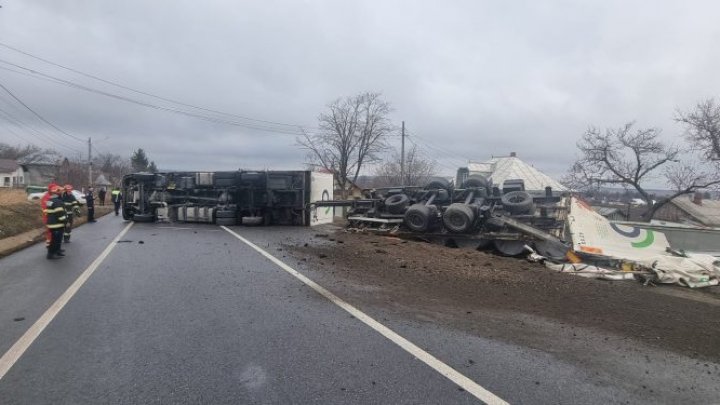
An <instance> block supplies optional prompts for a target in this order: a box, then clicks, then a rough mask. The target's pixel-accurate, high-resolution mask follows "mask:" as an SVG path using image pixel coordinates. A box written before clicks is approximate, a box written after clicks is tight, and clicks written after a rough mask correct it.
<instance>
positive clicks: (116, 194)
mask: <svg viewBox="0 0 720 405" xmlns="http://www.w3.org/2000/svg"><path fill="white" fill-rule="evenodd" d="M110 195H111V196H112V197H110V198H112V201H113V202H117V201H118V198H120V190H113V191H111V192H110Z"/></svg>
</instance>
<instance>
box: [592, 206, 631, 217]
mask: <svg viewBox="0 0 720 405" xmlns="http://www.w3.org/2000/svg"><path fill="white" fill-rule="evenodd" d="M592 209H593V210H595V212H597V213H598V214H600V215H602V216H604V217H606V216H608V215H612V214H620V215H625V213H624V212H622V210H620V208H615V207H597V206H594V205H593V206H592Z"/></svg>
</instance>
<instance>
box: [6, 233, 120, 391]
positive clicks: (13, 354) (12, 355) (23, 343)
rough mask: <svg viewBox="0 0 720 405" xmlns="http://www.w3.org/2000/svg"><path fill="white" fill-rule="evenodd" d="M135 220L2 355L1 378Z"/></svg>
mask: <svg viewBox="0 0 720 405" xmlns="http://www.w3.org/2000/svg"><path fill="white" fill-rule="evenodd" d="M132 224H133V222H130V223H129V224H127V226H126V227H125V228H124V229H123V230H122V231H121V232H120V233H119V234H118V236H116V237H115V239H113V240H112V242H110V244H109V245H108V246H107V247H106V248H105V250H103V252H102V253H100V256H98V257H97V259H95V260H94V261H93V262H92V263H90V266H88V268H87V269H85V271H83V272H82V274H80V276H79V277H78V278H77V280H75V282H74V283H72V285H70V287H68V289H67V290H65V292H64V293H63V294H62V295H61V296H60V298H58V299H57V300H56V301H55V302H54V303H53V304H52V305H50V308H48V309H47V311H45V313H44V314H42V316H40V318H39V319H38V320H37V321H36V322H35V323H34V324H33V325H32V326H31V327H30V329H28V330H27V331H26V332H25V334H24V335H22V336H21V337H20V339H18V341H17V342H15V344H14V345H13V346H12V347H11V348H10V349H9V350H8V351H7V352H6V353H5V354H3V356H2V357H0V380H2V378H3V377H5V374H7V372H8V371H10V369H11V368H12V366H13V365H15V363H16V362H17V361H18V360H19V359H20V357H21V356H22V355H23V354H24V353H25V351H26V350H27V349H28V348H29V347H30V345H32V344H33V342H34V341H35V339H37V338H38V336H40V334H41V333H42V331H43V330H45V327H47V326H48V325H49V324H50V322H52V320H53V319H55V317H56V316H57V314H58V313H59V312H60V311H61V310H62V309H63V307H64V306H65V304H67V303H68V301H70V299H71V298H72V297H73V296H74V295H75V293H76V292H77V291H78V290H79V289H80V287H82V285H83V284H85V282H86V281H87V280H88V278H90V276H92V274H93V273H94V272H95V270H97V268H98V267H99V266H100V264H101V263H102V262H103V260H105V258H106V257H107V256H108V255H109V254H110V251H112V250H113V248H114V247H115V246H116V245H117V242H118V241H119V240H120V238H122V237H123V236H125V234H126V233H127V231H128V230H129V229H130V227H131V226H132Z"/></svg>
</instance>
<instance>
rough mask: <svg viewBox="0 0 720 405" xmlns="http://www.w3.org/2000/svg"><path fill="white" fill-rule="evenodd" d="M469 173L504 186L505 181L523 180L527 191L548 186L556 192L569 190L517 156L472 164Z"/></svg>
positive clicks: (538, 189)
mask: <svg viewBox="0 0 720 405" xmlns="http://www.w3.org/2000/svg"><path fill="white" fill-rule="evenodd" d="M468 171H469V172H470V173H469V174H471V175H472V174H481V175H483V176H485V177H486V178H488V179H489V180H492V182H493V183H494V184H497V185H502V184H503V182H504V181H505V180H510V179H522V180H523V181H524V182H525V189H526V190H532V191H541V190H545V187H548V186H550V187H552V189H553V190H554V191H567V190H568V189H567V187H565V186H563V185H562V184H560V183H558V182H557V181H555V180H554V179H553V178H552V177H550V176H548V175H547V174H545V173H543V172H541V171H540V170H538V169H536V168H534V167H532V166H530V165H529V164H527V163H525V162H523V161H522V160H520V159H519V158H518V157H515V156H510V157H500V158H493V159H490V160H488V161H485V162H480V163H474V162H471V163H469V164H468Z"/></svg>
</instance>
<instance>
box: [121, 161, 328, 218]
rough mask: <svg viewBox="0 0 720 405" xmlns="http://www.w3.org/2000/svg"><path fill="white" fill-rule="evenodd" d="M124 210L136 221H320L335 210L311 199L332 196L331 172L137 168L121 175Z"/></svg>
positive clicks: (128, 216) (127, 216) (126, 216)
mask: <svg viewBox="0 0 720 405" xmlns="http://www.w3.org/2000/svg"><path fill="white" fill-rule="evenodd" d="M121 191H122V193H123V196H124V199H123V202H122V214H123V218H124V219H126V220H131V221H135V222H155V221H178V222H199V223H215V224H218V225H301V226H303V225H305V226H307V225H316V224H322V223H328V222H332V219H333V218H332V213H328V212H325V211H322V210H321V211H317V210H312V209H311V207H310V202H311V201H317V200H328V199H332V196H333V177H332V175H331V174H327V173H318V172H312V171H306V170H296V171H292V170H289V171H247V170H237V171H216V172H164V173H134V174H129V175H127V176H125V177H123V180H122V190H121Z"/></svg>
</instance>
